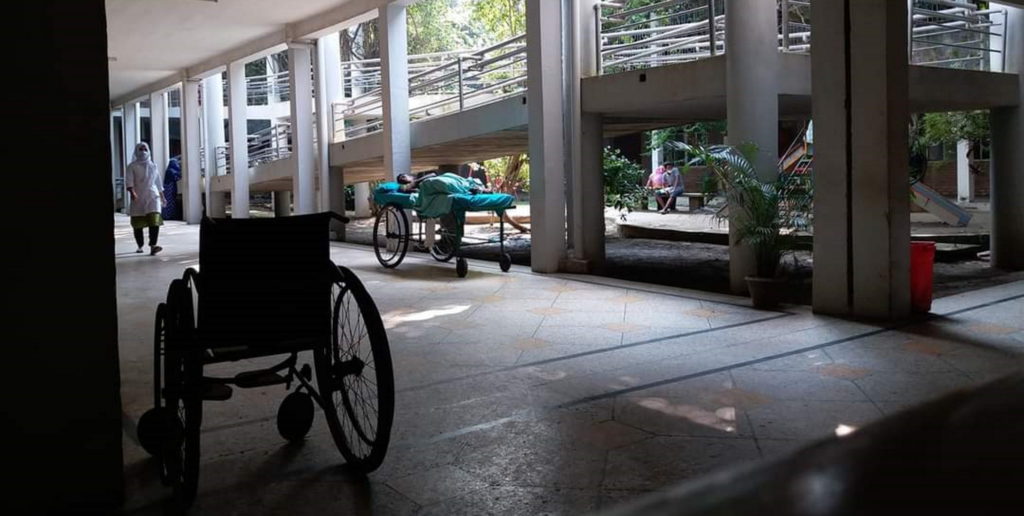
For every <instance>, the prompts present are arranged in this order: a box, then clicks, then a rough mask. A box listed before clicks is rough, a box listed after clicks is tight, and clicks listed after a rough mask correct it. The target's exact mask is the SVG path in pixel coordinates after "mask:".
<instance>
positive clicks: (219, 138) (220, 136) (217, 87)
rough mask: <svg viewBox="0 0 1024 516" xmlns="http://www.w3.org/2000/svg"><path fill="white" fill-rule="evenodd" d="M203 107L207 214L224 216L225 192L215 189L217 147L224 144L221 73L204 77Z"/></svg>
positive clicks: (217, 173) (218, 172) (218, 173)
mask: <svg viewBox="0 0 1024 516" xmlns="http://www.w3.org/2000/svg"><path fill="white" fill-rule="evenodd" d="M203 109H204V110H205V117H204V118H205V120H204V121H205V122H206V178H205V179H206V181H205V185H206V214H207V216H209V217H217V218H223V217H224V216H225V213H226V212H225V209H226V207H227V206H226V202H227V200H226V199H225V196H224V192H215V191H213V179H214V178H215V177H217V176H218V175H220V171H219V170H217V148H218V147H223V146H224V83H223V79H222V78H221V74H219V73H218V74H214V75H211V76H209V77H207V78H205V79H203Z"/></svg>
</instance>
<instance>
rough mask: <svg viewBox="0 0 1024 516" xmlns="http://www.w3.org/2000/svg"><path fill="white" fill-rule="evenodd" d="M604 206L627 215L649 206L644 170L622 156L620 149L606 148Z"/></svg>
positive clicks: (623, 218)
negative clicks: (644, 182)
mask: <svg viewBox="0 0 1024 516" xmlns="http://www.w3.org/2000/svg"><path fill="white" fill-rule="evenodd" d="M603 169H604V170H603V172H604V205H605V206H609V207H612V208H615V209H616V210H619V212H621V217H622V220H626V214H627V213H629V212H631V211H633V210H636V209H640V208H642V207H644V205H646V204H647V195H648V192H647V189H646V188H645V187H644V186H643V179H644V169H643V167H641V166H640V165H639V164H637V163H635V162H633V161H631V160H630V159H629V158H627V157H625V156H623V155H622V152H620V151H619V150H618V149H613V148H611V147H605V148H604V167H603Z"/></svg>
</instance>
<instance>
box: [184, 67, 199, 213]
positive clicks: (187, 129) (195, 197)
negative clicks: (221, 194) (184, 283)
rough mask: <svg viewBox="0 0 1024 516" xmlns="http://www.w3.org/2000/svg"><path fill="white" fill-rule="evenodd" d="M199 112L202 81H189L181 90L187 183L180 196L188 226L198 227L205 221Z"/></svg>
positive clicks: (185, 180)
mask: <svg viewBox="0 0 1024 516" xmlns="http://www.w3.org/2000/svg"><path fill="white" fill-rule="evenodd" d="M199 109H200V107H199V80H198V79H188V80H186V81H185V83H184V84H183V85H182V88H181V133H182V134H181V155H182V159H181V177H182V179H184V183H185V184H184V191H183V192H182V196H181V197H182V204H183V206H182V213H183V214H184V216H185V222H188V223H189V224H198V223H199V221H200V220H202V218H203V205H202V199H203V197H202V176H201V174H200V172H201V170H200V169H201V157H200V155H199V145H200V134H199Z"/></svg>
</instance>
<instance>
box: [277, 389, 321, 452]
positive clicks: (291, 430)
mask: <svg viewBox="0 0 1024 516" xmlns="http://www.w3.org/2000/svg"><path fill="white" fill-rule="evenodd" d="M311 426H313V398H312V397H310V395H309V394H306V393H304V392H301V391H295V392H293V393H291V394H289V395H287V396H285V397H284V401H282V402H281V407H280V408H278V409H277V432H278V433H279V434H281V437H284V438H285V440H287V441H289V442H293V443H297V442H300V441H302V440H303V439H305V438H306V434H307V433H308V432H309V428H310V427H311Z"/></svg>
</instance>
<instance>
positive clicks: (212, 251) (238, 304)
mask: <svg viewBox="0 0 1024 516" xmlns="http://www.w3.org/2000/svg"><path fill="white" fill-rule="evenodd" d="M330 218H331V215H330V214H329V213H324V214H313V215H300V216H293V217H280V218H273V219H209V218H206V219H203V221H202V224H201V226H200V230H199V285H198V287H199V296H198V297H199V305H198V312H199V313H198V316H199V320H198V326H197V329H198V335H199V338H200V339H201V341H202V342H201V345H202V346H203V347H208V348H218V347H234V346H249V347H260V346H267V347H273V348H281V347H293V348H295V349H308V348H309V347H311V346H312V345H313V344H314V343H316V342H326V340H322V339H328V338H329V337H330V324H331V305H330V297H331V278H332V275H331V270H330V267H332V265H331V261H330V245H329V238H328V231H329V221H330Z"/></svg>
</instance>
